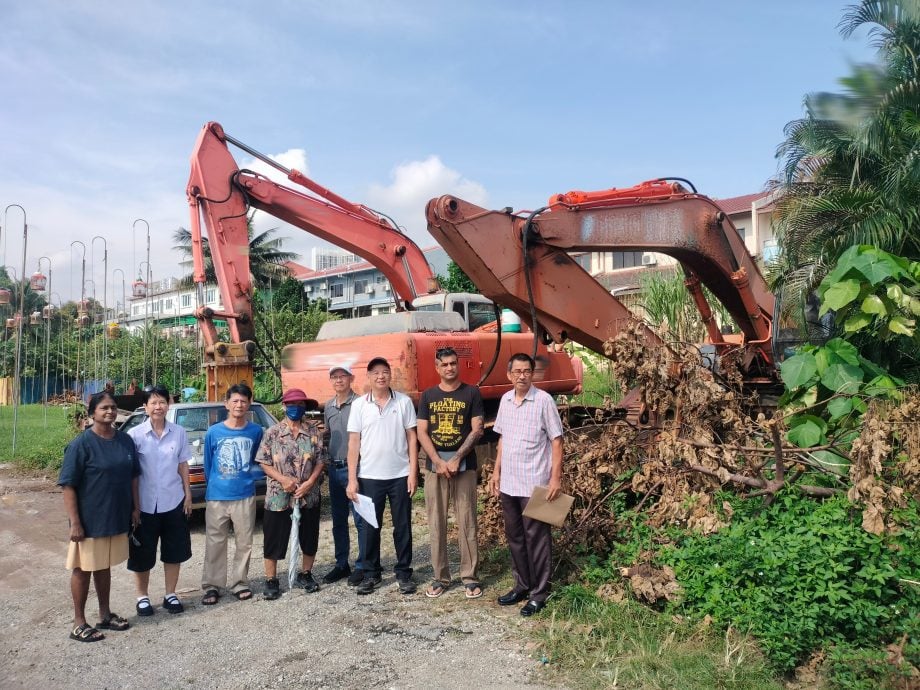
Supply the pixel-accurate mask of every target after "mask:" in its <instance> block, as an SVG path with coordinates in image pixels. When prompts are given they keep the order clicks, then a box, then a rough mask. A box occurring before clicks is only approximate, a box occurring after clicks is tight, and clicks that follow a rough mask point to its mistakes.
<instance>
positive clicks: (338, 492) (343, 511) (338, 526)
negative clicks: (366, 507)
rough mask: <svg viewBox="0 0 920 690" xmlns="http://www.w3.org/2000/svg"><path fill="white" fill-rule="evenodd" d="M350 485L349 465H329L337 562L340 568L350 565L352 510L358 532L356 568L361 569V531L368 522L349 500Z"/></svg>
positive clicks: (333, 535)
mask: <svg viewBox="0 0 920 690" xmlns="http://www.w3.org/2000/svg"><path fill="white" fill-rule="evenodd" d="M347 486H348V466H347V465H346V466H345V467H335V466H333V465H330V466H329V506H330V512H331V513H332V541H333V543H334V544H335V564H336V565H337V566H339V567H340V568H347V567H348V555H349V552H350V550H351V538H350V535H349V533H348V513H349V512H351V515H352V519H353V520H354V521H355V529H356V530H357V532H358V557H357V558H356V559H355V569H356V570H361V568H362V565H361V562H362V561H363V560H364V551H363V550H362V547H361V533H362V532H363V531H364V528H365V526H366V523H365V522H364V520H362V519H361V518H360V517H358V511H357V510H355V504H354V503H352V502H351V501H349V500H348V496H346V495H345V488H346V487H347Z"/></svg>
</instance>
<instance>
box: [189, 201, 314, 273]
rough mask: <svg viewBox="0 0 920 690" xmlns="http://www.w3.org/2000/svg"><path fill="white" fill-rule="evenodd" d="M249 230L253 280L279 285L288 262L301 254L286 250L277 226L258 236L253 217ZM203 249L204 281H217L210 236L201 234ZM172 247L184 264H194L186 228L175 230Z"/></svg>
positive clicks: (250, 266) (250, 262) (249, 223)
mask: <svg viewBox="0 0 920 690" xmlns="http://www.w3.org/2000/svg"><path fill="white" fill-rule="evenodd" d="M247 225H248V229H249V272H250V274H251V275H252V282H253V284H254V286H255V287H257V288H259V287H268V285H269V283H276V284H280V283H281V282H282V281H283V280H284V279H285V278H287V277H288V275H289V272H288V269H287V267H286V266H285V265H284V264H285V262H287V261H293V260H294V259H296V258H298V257H299V256H300V255H299V254H297V253H296V252H288V251H285V250H284V249H283V245H284V238H283V237H274V234H275V233H276V232H277V231H278V228H270V229H268V230H266V231H265V232H263V233H260V234H258V235H256V234H255V232H254V231H253V228H252V217H251V216H250V217H249V219H248V220H247ZM201 241H202V251H203V253H204V276H205V281H206V282H209V283H216V282H217V276H216V275H215V273H214V264H213V262H212V259H211V250H210V246H209V244H208V239H207V237H202V238H201ZM173 242H174V243H175V244H174V245H173V249H174V250H176V251H177V252H179V253H180V254H181V255H182V257H183V262H182V265H184V266H186V267H190V266H191V259H192V233H191V232H190V231H189V230H187V229H186V228H177V229H176V231H175V232H174V233H173ZM182 283H183V284H184V285H191V284H192V275H191V274H188V275H186V276H184V277H183V278H182Z"/></svg>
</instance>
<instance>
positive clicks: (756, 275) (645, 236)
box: [533, 183, 774, 366]
mask: <svg viewBox="0 0 920 690" xmlns="http://www.w3.org/2000/svg"><path fill="white" fill-rule="evenodd" d="M646 184H647V183H646ZM633 189H635V188H633ZM629 191H630V190H622V191H620V190H611V192H612V193H613V194H617V196H614V197H613V198H611V199H609V200H608V201H607V202H606V204H605V203H604V202H603V201H594V202H592V203H591V204H584V205H579V204H570V203H565V202H564V201H562V200H561V199H563V198H564V197H565V196H566V195H560V197H557V198H556V199H557V203H556V204H554V205H553V206H552V207H551V209H550V211H549V212H548V213H545V214H543V215H541V216H540V217H539V218H538V219H537V220H536V221H535V223H534V233H533V234H534V241H535V242H543V243H546V244H547V245H549V246H552V247H553V248H556V249H558V250H560V251H563V252H570V251H610V250H613V249H615V250H616V251H646V252H659V253H662V254H667V255H669V256H672V257H674V258H675V259H677V260H678V261H679V262H680V264H681V266H682V267H683V269H684V272H685V273H686V275H687V287H688V289H689V290H690V292H691V295H692V296H693V299H694V301H695V302H696V304H697V307H698V308H699V309H700V312H701V314H702V315H703V318H704V321H706V322H707V331H708V333H709V335H710V339H711V342H713V343H714V344H716V345H721V344H723V341H722V338H721V335H720V334H718V333H717V332H716V331H717V329H715V328H714V322H713V321H712V319H711V318H708V319H707V317H711V312H710V310H709V308H708V305H707V304H706V302H705V298H704V297H703V294H702V291H701V290H699V289H698V286H697V281H699V282H701V283H702V284H703V285H705V286H706V287H707V288H709V290H710V291H711V292H712V293H713V295H714V296H715V297H716V299H718V300H719V302H720V303H721V304H722V305H724V306H725V308H726V310H727V311H728V312H729V314H731V316H732V318H733V319H734V320H735V322H736V323H737V324H738V327H739V328H740V329H741V332H742V333H743V334H744V340H745V344H746V345H747V347H748V349H750V350H753V351H755V352H756V353H757V355H758V356H759V357H760V358H762V359H763V361H764V362H765V363H766V364H767V365H768V366H772V365H773V351H772V347H771V342H770V340H771V334H772V322H773V301H774V300H773V294H772V293H771V292H770V290H769V288H768V287H767V283H766V281H765V280H764V278H763V275H762V274H761V272H760V269H759V268H758V267H757V264H756V263H755V262H754V260H753V258H752V257H751V255H750V254H749V253H748V251H747V248H746V247H745V244H744V240H743V239H742V238H741V236H740V235H739V234H738V231H737V230H736V229H735V227H734V225H733V224H732V222H731V220H729V218H728V217H727V215H726V214H725V213H724V212H723V211H722V209H720V208H719V206H718V204H717V203H716V202H714V201H713V200H712V199H709V198H707V197H705V196H702V195H699V194H690V193H686V192H683V190H681V191H678V192H675V193H671V194H668V195H664V196H658V197H652V198H632V197H629V196H628V194H629Z"/></svg>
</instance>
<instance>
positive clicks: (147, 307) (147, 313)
mask: <svg viewBox="0 0 920 690" xmlns="http://www.w3.org/2000/svg"><path fill="white" fill-rule="evenodd" d="M138 223H143V224H144V225H146V226H147V295H146V299H145V300H144V370H143V372H142V376H141V385H142V386H143V385H145V381H144V377H145V376H146V375H147V321H148V319H149V317H150V223H148V222H147V221H146V220H144V219H143V218H137V219H136V220H135V221H134V223H132V224H131V236H132V238H133V237H134V231H135V230H137V224H138ZM138 271H140V264H139V265H138ZM151 383H153V382H152V381H151Z"/></svg>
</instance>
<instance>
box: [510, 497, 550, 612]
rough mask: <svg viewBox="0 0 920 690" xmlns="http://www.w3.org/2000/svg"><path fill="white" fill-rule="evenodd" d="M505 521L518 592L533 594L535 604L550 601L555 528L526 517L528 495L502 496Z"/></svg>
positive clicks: (515, 586) (531, 595) (531, 596)
mask: <svg viewBox="0 0 920 690" xmlns="http://www.w3.org/2000/svg"><path fill="white" fill-rule="evenodd" d="M499 500H500V501H501V505H502V516H503V517H504V519H505V538H506V539H507V540H508V550H509V551H511V572H512V573H513V574H514V589H515V590H517V591H518V592H530V598H531V599H533V600H534V601H546V597H548V596H549V588H550V583H549V577H550V574H551V572H552V565H553V528H552V526H551V525H549V524H547V523H545V522H540V521H539V520H531V519H530V518H527V517H524V508H526V507H527V501H529V500H530V499H529V498H528V497H527V496H509V495H508V494H499Z"/></svg>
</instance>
